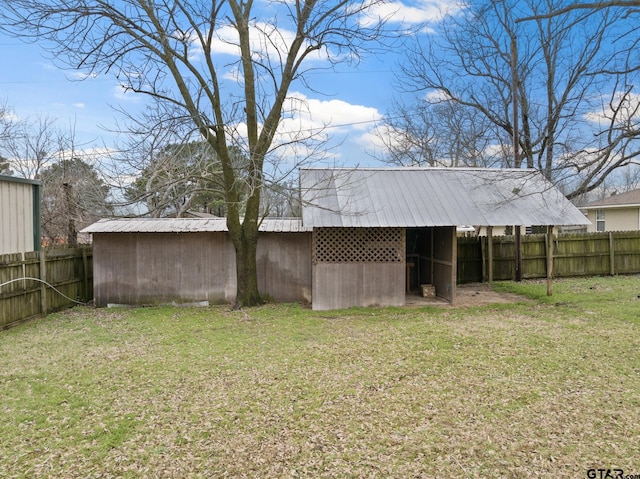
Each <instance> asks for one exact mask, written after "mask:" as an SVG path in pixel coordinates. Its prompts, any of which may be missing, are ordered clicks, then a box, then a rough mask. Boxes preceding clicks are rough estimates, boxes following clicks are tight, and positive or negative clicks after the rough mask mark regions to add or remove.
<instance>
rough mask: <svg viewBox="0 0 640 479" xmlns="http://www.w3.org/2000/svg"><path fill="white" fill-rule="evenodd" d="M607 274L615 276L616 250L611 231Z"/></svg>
mask: <svg viewBox="0 0 640 479" xmlns="http://www.w3.org/2000/svg"><path fill="white" fill-rule="evenodd" d="M609 274H610V275H611V276H614V275H615V274H616V250H615V246H614V241H613V231H609Z"/></svg>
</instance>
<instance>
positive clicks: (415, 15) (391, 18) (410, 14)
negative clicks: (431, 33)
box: [360, 0, 465, 25]
mask: <svg viewBox="0 0 640 479" xmlns="http://www.w3.org/2000/svg"><path fill="white" fill-rule="evenodd" d="M463 8H465V3H464V2H462V1H448V0H417V1H416V2H414V3H413V4H409V3H407V2H399V1H394V2H389V3H378V4H375V5H373V6H371V8H370V9H369V11H368V14H367V15H365V16H363V18H362V19H361V21H360V23H361V24H362V25H367V24H370V23H373V22H375V21H377V20H378V19H379V18H381V19H386V20H387V21H388V22H391V23H400V24H405V25H419V24H422V23H432V22H439V21H441V20H442V19H443V18H444V17H445V16H446V15H455V14H457V13H458V12H460V11H461V10H462V9H463Z"/></svg>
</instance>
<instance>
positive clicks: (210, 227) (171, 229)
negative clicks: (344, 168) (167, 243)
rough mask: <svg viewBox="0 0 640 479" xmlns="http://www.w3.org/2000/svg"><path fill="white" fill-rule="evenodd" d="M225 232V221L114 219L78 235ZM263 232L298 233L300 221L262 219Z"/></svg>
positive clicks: (91, 226) (84, 230)
mask: <svg viewBox="0 0 640 479" xmlns="http://www.w3.org/2000/svg"><path fill="white" fill-rule="evenodd" d="M220 231H227V220H226V219H225V218H114V219H103V220H100V221H98V222H97V223H93V224H92V225H90V226H87V227H86V228H85V229H83V230H82V231H81V233H209V232H220ZM260 231H262V232H264V233H301V232H305V231H311V228H305V227H304V226H303V225H302V221H301V219H300V218H265V219H264V220H263V221H262V224H261V225H260Z"/></svg>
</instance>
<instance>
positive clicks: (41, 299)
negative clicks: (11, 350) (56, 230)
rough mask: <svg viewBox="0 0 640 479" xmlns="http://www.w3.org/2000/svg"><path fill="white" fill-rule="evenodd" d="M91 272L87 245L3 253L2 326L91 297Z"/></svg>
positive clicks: (0, 259)
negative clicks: (72, 247)
mask: <svg viewBox="0 0 640 479" xmlns="http://www.w3.org/2000/svg"><path fill="white" fill-rule="evenodd" d="M92 275H93V273H92V252H91V249H88V248H74V249H70V248H64V249H48V250H42V251H34V252H29V253H24V254H22V253H17V254H7V255H0V285H2V286H0V329H2V328H6V327H8V326H11V325H13V324H16V323H18V322H20V321H24V320H27V319H31V318H35V317H38V316H42V315H44V314H46V313H48V312H51V311H56V310H60V309H63V308H67V307H70V306H73V305H75V304H76V303H75V302H74V301H80V302H87V301H89V300H91V298H92V297H93V281H92V280H93V276H92ZM21 278H36V279H35V280H34V279H21ZM18 279H20V281H14V280H18ZM38 280H41V281H38ZM43 281H46V282H47V283H49V284H50V285H51V286H53V287H54V288H55V289H57V290H58V291H59V292H57V291H55V290H53V289H52V288H51V287H50V286H48V285H46V284H45V283H44V282H43ZM63 295H64V296H63ZM65 296H67V298H65ZM68 298H71V299H68Z"/></svg>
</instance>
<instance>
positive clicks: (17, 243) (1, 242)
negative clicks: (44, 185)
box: [0, 181, 34, 254]
mask: <svg viewBox="0 0 640 479" xmlns="http://www.w3.org/2000/svg"><path fill="white" fill-rule="evenodd" d="M33 188H34V185H32V184H29V183H19V182H13V181H0V254H9V253H23V252H26V251H33V250H34V239H33V235H34V230H33V227H34V221H33Z"/></svg>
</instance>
